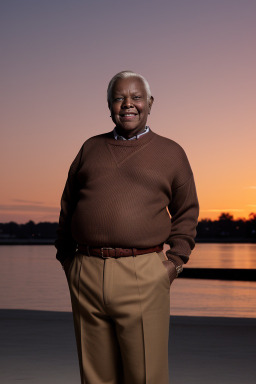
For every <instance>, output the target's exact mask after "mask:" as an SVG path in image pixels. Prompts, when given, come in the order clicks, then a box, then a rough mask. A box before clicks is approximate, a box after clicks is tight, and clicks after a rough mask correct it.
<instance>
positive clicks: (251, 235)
mask: <svg viewBox="0 0 256 384" xmlns="http://www.w3.org/2000/svg"><path fill="white" fill-rule="evenodd" d="M57 226H58V223H49V222H43V223H38V224H36V223H34V222H33V221H29V222H28V223H26V224H17V223H15V222H10V223H0V240H1V239H2V240H3V241H4V240H10V241H11V240H12V239H13V240H14V239H24V240H25V239H34V240H40V239H42V240H43V239H49V240H50V239H52V240H54V239H55V238H56V230H57ZM196 240H197V241H227V242H228V241H236V240H237V241H249V242H256V213H251V214H250V215H249V218H248V220H246V219H236V220H234V218H233V216H232V215H231V214H229V213H225V212H223V213H221V214H220V216H219V217H218V220H210V219H203V220H201V221H199V223H198V227H197V237H196Z"/></svg>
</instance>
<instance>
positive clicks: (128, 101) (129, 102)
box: [122, 97, 133, 108]
mask: <svg viewBox="0 0 256 384" xmlns="http://www.w3.org/2000/svg"><path fill="white" fill-rule="evenodd" d="M132 107H133V103H132V100H131V98H130V97H125V98H124V100H123V103H122V108H132Z"/></svg>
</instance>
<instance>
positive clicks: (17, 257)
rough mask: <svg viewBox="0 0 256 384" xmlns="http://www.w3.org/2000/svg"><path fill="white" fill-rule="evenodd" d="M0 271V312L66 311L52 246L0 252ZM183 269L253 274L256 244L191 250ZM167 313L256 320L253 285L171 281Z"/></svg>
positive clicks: (66, 298) (61, 278)
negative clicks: (234, 270)
mask: <svg viewBox="0 0 256 384" xmlns="http://www.w3.org/2000/svg"><path fill="white" fill-rule="evenodd" d="M166 249H167V248H166ZM0 265H1V280H0V308H12V309H37V310H49V311H71V305H70V297H69V290H68V286H67V282H66V278H65V275H64V272H63V270H62V268H61V265H60V264H59V262H58V261H56V259H55V248H54V247H53V246H40V245H35V246H1V247H0ZM187 267H204V268H256V244H197V246H196V249H195V250H194V252H193V253H192V256H191V260H190V261H189V264H187ZM170 308H171V314H172V315H183V316H187V315H190V316H225V317H253V318H256V310H255V308H256V283H255V282H237V281H218V280H197V279H195V280H194V279H177V280H175V281H174V283H173V284H172V286H171V302H170Z"/></svg>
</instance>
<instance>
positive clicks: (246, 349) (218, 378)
mask: <svg viewBox="0 0 256 384" xmlns="http://www.w3.org/2000/svg"><path fill="white" fill-rule="evenodd" d="M0 324H1V326H0V337H1V344H0V356H1V360H0V361H1V363H0V365H1V366H0V382H2V383H6V384H14V383H16V382H17V381H18V380H19V381H22V380H23V382H31V383H35V384H44V383H55V384H68V383H71V382H72V383H74V384H76V383H77V384H78V383H80V378H79V367H78V361H77V354H76V345H75V336H74V329H73V320H72V313H71V312H49V311H33V310H17V309H10V310H9V309H0ZM255 337H256V319H252V318H227V317H194V316H171V317H170V336H169V370H170V382H171V383H172V384H182V383H189V384H204V383H207V384H216V383H223V384H231V383H232V384H240V383H243V384H251V383H253V382H254V380H255V369H254V365H255V363H254V357H253V356H254V344H253V343H252V340H254V339H255ZM209 373H210V374H209Z"/></svg>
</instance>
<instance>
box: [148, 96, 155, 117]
mask: <svg viewBox="0 0 256 384" xmlns="http://www.w3.org/2000/svg"><path fill="white" fill-rule="evenodd" d="M153 103H154V97H153V96H151V97H150V99H149V102H148V106H149V113H150V110H151V107H152V104H153ZM149 113H148V114H149Z"/></svg>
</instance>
